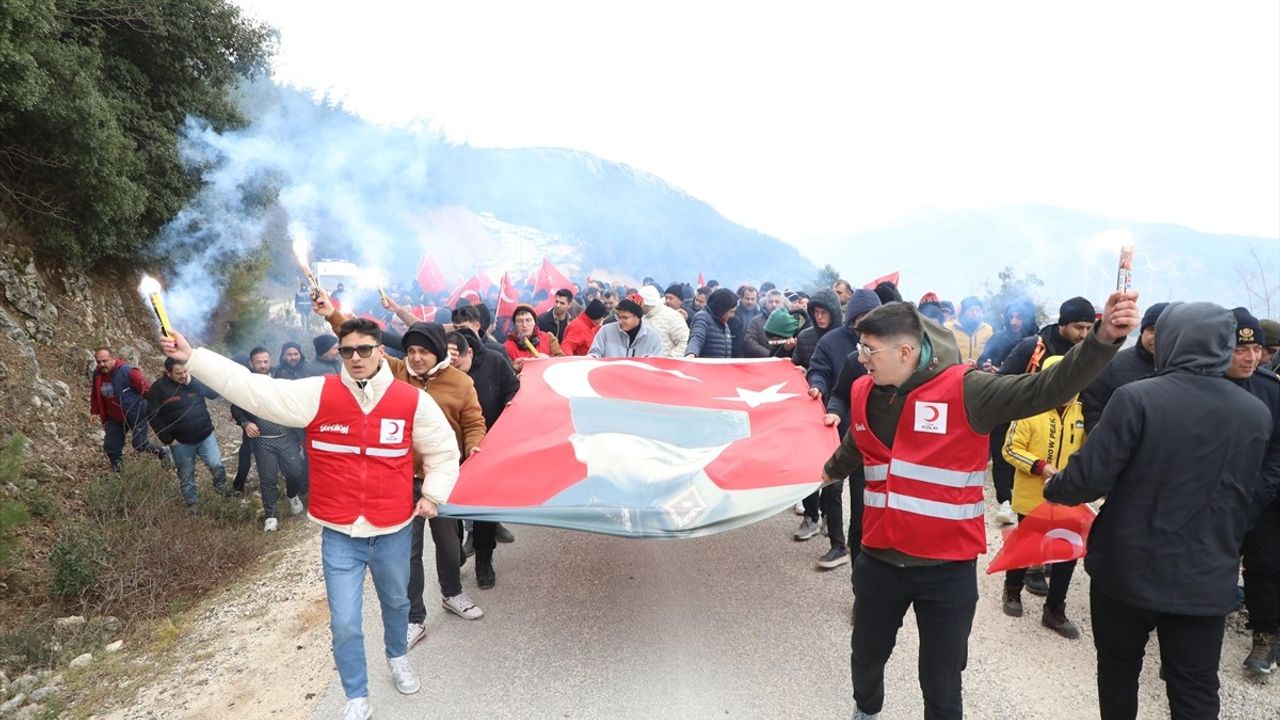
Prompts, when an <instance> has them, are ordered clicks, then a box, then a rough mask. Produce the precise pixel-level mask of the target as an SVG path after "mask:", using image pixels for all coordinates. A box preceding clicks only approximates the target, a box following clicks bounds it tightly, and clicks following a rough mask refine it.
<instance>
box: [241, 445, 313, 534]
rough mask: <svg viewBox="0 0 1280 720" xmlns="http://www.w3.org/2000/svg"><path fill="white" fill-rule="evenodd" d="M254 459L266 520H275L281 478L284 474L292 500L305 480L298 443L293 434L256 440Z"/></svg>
mask: <svg viewBox="0 0 1280 720" xmlns="http://www.w3.org/2000/svg"><path fill="white" fill-rule="evenodd" d="M241 447H243V446H241ZM253 458H254V460H255V461H256V462H257V463H258V492H259V493H261V495H262V512H263V513H265V515H264V516H265V517H269V518H273V517H276V500H277V499H278V498H279V497H280V476H281V475H284V492H285V496H286V497H289V498H294V497H297V496H298V495H299V493H301V492H302V487H303V483H304V482H305V481H306V470H305V469H304V468H303V466H302V453H300V452H299V451H298V441H297V440H295V439H294V437H293V434H292V433H286V434H285V436H284V437H278V438H277V437H260V438H256V441H255V442H254V443H253ZM233 487H234V486H233Z"/></svg>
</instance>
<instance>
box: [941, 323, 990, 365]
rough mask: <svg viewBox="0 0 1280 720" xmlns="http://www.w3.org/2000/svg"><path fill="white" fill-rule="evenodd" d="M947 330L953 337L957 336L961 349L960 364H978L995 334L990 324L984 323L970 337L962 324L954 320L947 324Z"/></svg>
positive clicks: (957, 342)
mask: <svg viewBox="0 0 1280 720" xmlns="http://www.w3.org/2000/svg"><path fill="white" fill-rule="evenodd" d="M947 329H948V330H950V331H951V334H952V335H955V336H956V346H957V347H959V348H960V362H962V363H967V362H977V361H978V358H980V357H982V351H983V350H984V349H986V347H987V341H988V340H990V339H991V336H992V335H994V334H995V330H994V329H993V328H992V327H991V324H990V323H985V322H984V323H982V324H981V325H979V326H978V329H977V330H974V331H973V334H972V335H970V334H969V333H968V332H967V331H966V330H965V329H964V326H962V325H961V324H960V323H958V322H956V321H955V320H952V321H951V322H949V323H947Z"/></svg>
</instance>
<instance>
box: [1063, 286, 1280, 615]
mask: <svg viewBox="0 0 1280 720" xmlns="http://www.w3.org/2000/svg"><path fill="white" fill-rule="evenodd" d="M1235 330H1236V321H1235V318H1234V317H1233V316H1232V314H1231V312H1230V311H1228V310H1225V309H1223V308H1221V307H1218V306H1217V305H1213V304H1210V303H1172V304H1170V305H1169V307H1168V309H1166V310H1165V311H1164V313H1163V314H1162V315H1161V316H1160V320H1159V322H1158V323H1157V324H1156V353H1155V355H1156V358H1155V367H1156V375H1155V376H1154V377H1151V378H1147V379H1146V380H1138V381H1137V382H1132V383H1129V384H1128V385H1125V386H1123V387H1121V388H1120V389H1118V390H1116V391H1115V394H1113V395H1112V396H1111V401H1110V402H1109V403H1107V408H1106V410H1105V411H1104V412H1103V413H1102V419H1101V420H1099V421H1098V425H1097V428H1096V429H1095V431H1094V432H1093V433H1092V434H1090V436H1089V440H1088V442H1086V443H1085V444H1084V448H1083V449H1081V451H1080V452H1079V453H1077V454H1076V455H1075V456H1074V457H1072V458H1071V464H1070V465H1068V466H1067V468H1066V470H1064V471H1063V472H1062V473H1059V474H1058V475H1057V476H1055V477H1054V478H1053V479H1052V480H1050V481H1049V482H1048V484H1046V485H1045V488H1044V496H1045V499H1046V500H1048V501H1050V502H1055V503H1062V504H1068V505H1074V504H1077V503H1082V502H1090V501H1093V500H1097V499H1098V498H1100V497H1102V496H1104V495H1105V496H1106V498H1107V502H1106V503H1105V504H1103V506H1102V511H1101V512H1100V513H1099V514H1098V517H1097V519H1096V520H1094V523H1093V529H1092V530H1091V531H1090V533H1089V554H1088V555H1087V556H1086V557H1085V560H1084V566H1085V569H1086V570H1088V572H1089V575H1090V577H1092V579H1093V583H1094V585H1093V587H1094V588H1097V589H1100V590H1101V591H1103V592H1105V593H1106V594H1107V595H1109V596H1111V597H1112V598H1114V599H1116V600H1119V601H1120V602H1123V603H1126V604H1129V605H1132V606H1135V607H1139V608H1145V609H1148V610H1154V611H1157V612H1165V613H1174V614H1178V615H1198V616H1222V615H1226V614H1227V613H1229V612H1231V610H1232V608H1234V607H1235V605H1236V580H1237V578H1238V577H1239V571H1240V541H1241V540H1242V539H1243V538H1244V533H1245V530H1246V528H1247V525H1248V518H1249V512H1250V505H1251V502H1252V500H1253V493H1254V490H1255V488H1256V486H1257V484H1258V470H1259V468H1260V467H1261V465H1262V457H1263V453H1264V452H1265V451H1266V449H1267V443H1268V441H1269V440H1270V438H1271V431H1272V426H1271V413H1270V412H1268V411H1267V408H1266V406H1265V405H1263V404H1262V402H1261V401H1260V400H1258V399H1257V398H1255V397H1253V396H1252V395H1250V394H1249V393H1248V392H1247V391H1245V390H1244V389H1242V388H1240V387H1239V386H1238V385H1236V384H1235V383H1232V382H1231V381H1230V380H1227V379H1226V378H1224V377H1223V376H1222V375H1223V373H1224V372H1226V370H1227V367H1228V366H1229V365H1230V363H1231V353H1232V349H1233V347H1234V344H1235Z"/></svg>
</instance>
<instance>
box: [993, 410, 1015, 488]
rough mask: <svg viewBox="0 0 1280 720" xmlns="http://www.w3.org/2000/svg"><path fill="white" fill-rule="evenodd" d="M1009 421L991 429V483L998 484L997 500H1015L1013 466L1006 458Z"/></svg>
mask: <svg viewBox="0 0 1280 720" xmlns="http://www.w3.org/2000/svg"><path fill="white" fill-rule="evenodd" d="M1008 434H1009V423H1005V424H1004V425H1000V426H998V427H996V428H995V429H994V430H992V431H991V435H990V438H991V484H992V485H995V486H996V502H998V503H1006V502H1013V466H1012V465H1010V464H1009V463H1008V462H1006V461H1005V459H1004V438H1005V436H1006V435H1008Z"/></svg>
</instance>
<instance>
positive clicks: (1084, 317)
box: [1058, 297, 1098, 325]
mask: <svg viewBox="0 0 1280 720" xmlns="http://www.w3.org/2000/svg"><path fill="white" fill-rule="evenodd" d="M1097 319H1098V311H1097V310H1095V309H1094V307H1093V303H1091V302H1089V301H1088V300H1086V299H1085V298H1082V297H1073V298H1071V299H1070V300H1066V301H1064V302H1063V303H1062V305H1061V306H1060V307H1059V308H1058V324H1059V325H1070V324H1071V323H1074V322H1086V321H1087V322H1093V321H1094V320H1097Z"/></svg>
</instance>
